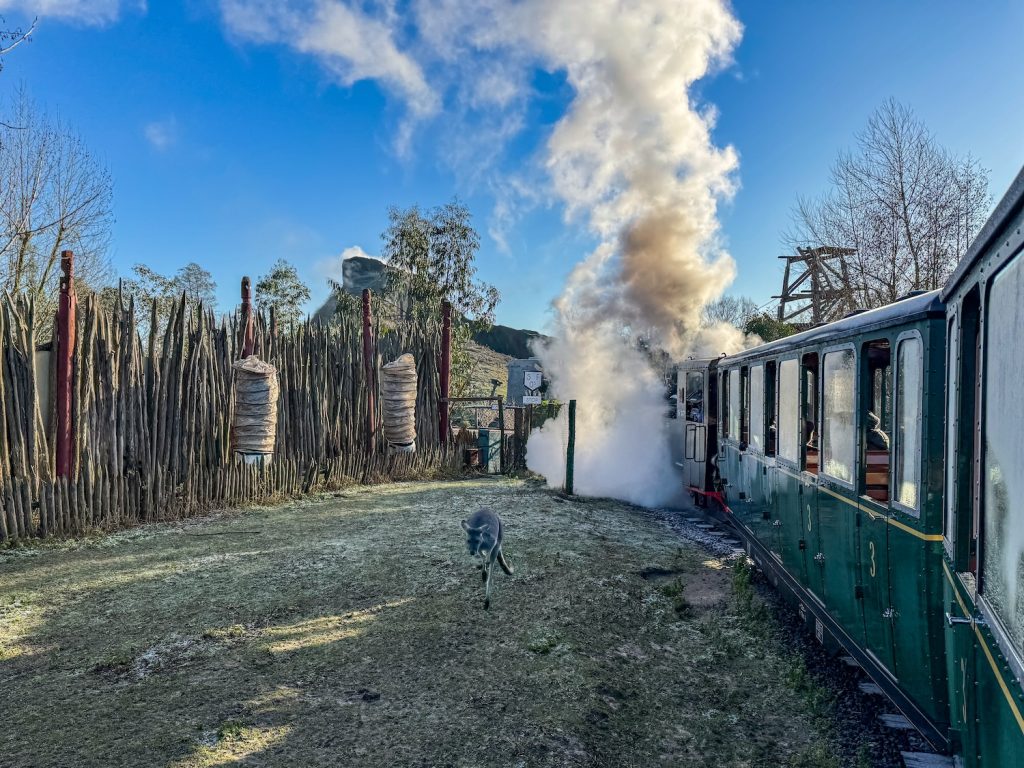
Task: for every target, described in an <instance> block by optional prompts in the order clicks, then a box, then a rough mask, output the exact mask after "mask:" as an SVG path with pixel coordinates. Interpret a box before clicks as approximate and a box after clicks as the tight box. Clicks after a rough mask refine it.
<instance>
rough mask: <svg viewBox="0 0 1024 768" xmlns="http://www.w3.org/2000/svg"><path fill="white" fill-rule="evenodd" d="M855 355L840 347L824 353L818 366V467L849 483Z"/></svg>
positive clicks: (853, 450)
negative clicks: (820, 370)
mask: <svg viewBox="0 0 1024 768" xmlns="http://www.w3.org/2000/svg"><path fill="white" fill-rule="evenodd" d="M855 357H856V356H855V355H854V353H853V350H852V349H841V350H838V351H836V352H829V353H827V354H826V355H825V361H824V365H823V366H822V368H823V371H822V430H821V470H822V472H824V473H825V474H827V475H829V476H830V477H834V478H835V479H836V480H841V481H842V482H844V483H852V482H853V464H854V453H855V446H856V444H857V440H856V430H855V426H854V383H855V382H854V378H855V367H854V366H855Z"/></svg>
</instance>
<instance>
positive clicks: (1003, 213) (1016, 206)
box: [942, 168, 1024, 301]
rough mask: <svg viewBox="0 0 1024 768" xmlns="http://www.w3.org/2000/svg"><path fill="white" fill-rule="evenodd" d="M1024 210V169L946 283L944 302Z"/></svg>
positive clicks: (943, 292)
mask: <svg viewBox="0 0 1024 768" xmlns="http://www.w3.org/2000/svg"><path fill="white" fill-rule="evenodd" d="M1022 208H1024V168H1021V170H1020V172H1019V173H1018V174H1017V178H1015V179H1014V180H1013V182H1012V183H1011V184H1010V188H1009V189H1008V190H1006V194H1005V195H1003V199H1002V200H1000V201H999V204H998V205H996V207H995V209H994V210H993V211H992V215H991V216H989V217H988V221H986V222H985V226H983V227H982V228H981V230H980V231H979V232H978V235H977V237H975V238H974V242H972V243H971V247H970V248H968V249H967V254H966V255H965V256H964V257H963V258H962V259H961V260H960V264H958V265H957V268H956V270H955V271H954V272H953V274H952V275H951V276H950V278H949V280H947V281H946V285H945V286H943V288H942V300H943V301H948V300H949V297H950V296H951V295H952V294H953V292H954V291H955V290H956V289H957V286H959V285H960V282H961V281H962V280H963V279H964V277H965V276H966V275H968V274H970V273H971V272H973V271H974V266H975V264H977V263H978V262H979V261H981V259H982V258H983V257H984V255H985V253H986V252H987V251H988V250H989V248H990V247H992V246H993V245H995V244H996V242H997V241H999V240H1000V239H1002V237H1003V236H1004V234H1005V228H1006V226H1007V225H1008V224H1012V223H1013V220H1014V219H1015V218H1016V217H1017V216H1019V215H1020V212H1021V209H1022Z"/></svg>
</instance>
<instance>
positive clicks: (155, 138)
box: [142, 117, 178, 152]
mask: <svg viewBox="0 0 1024 768" xmlns="http://www.w3.org/2000/svg"><path fill="white" fill-rule="evenodd" d="M142 133H143V135H144V136H145V137H146V141H148V142H149V143H150V144H152V145H153V148H154V149H155V150H157V151H158V152H164V151H166V150H168V149H170V148H171V147H172V146H174V144H176V143H177V141H178V121H177V120H176V119H174V118H173V117H170V118H167V119H166V120H157V121H154V122H152V123H148V124H147V125H146V126H145V127H144V128H143V129H142Z"/></svg>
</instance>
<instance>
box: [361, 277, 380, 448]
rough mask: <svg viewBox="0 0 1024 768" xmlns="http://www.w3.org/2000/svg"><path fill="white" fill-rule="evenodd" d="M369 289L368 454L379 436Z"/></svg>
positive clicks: (366, 301)
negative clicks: (377, 435) (375, 438)
mask: <svg viewBox="0 0 1024 768" xmlns="http://www.w3.org/2000/svg"><path fill="white" fill-rule="evenodd" d="M371 296H372V294H371V293H370V289H369V288H364V289H363V367H364V368H365V371H366V452H367V453H373V449H374V437H375V436H376V434H377V398H376V397H375V396H374V395H375V393H376V386H375V385H376V382H375V381H374V375H373V374H374V368H375V366H374V358H375V357H376V355H375V354H374V349H373V331H372V329H371V322H370V321H371V319H372V316H371V314H370V298H371Z"/></svg>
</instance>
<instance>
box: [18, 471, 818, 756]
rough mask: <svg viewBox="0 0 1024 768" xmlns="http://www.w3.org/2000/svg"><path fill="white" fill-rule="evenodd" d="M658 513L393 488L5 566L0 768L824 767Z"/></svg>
mask: <svg viewBox="0 0 1024 768" xmlns="http://www.w3.org/2000/svg"><path fill="white" fill-rule="evenodd" d="M480 506H489V507H491V508H492V509H494V510H496V511H498V512H499V513H500V514H501V515H502V516H503V518H504V520H505V523H506V545H505V551H506V554H507V556H508V557H509V559H510V561H511V562H512V564H513V566H514V567H515V575H514V576H512V577H506V576H505V575H504V574H502V573H496V575H495V591H494V594H493V596H492V606H491V610H490V611H484V610H483V609H482V603H483V585H482V583H481V579H480V572H479V571H478V570H476V569H475V568H474V564H473V562H472V561H471V559H470V558H469V556H468V555H467V554H466V552H465V549H464V543H463V541H464V540H463V532H462V530H461V528H460V526H459V521H460V520H461V519H462V517H464V516H466V515H467V514H468V512H469V511H471V510H473V509H475V508H477V507H480ZM668 517H669V516H668V515H667V514H666V513H651V512H645V511H643V510H639V509H637V508H635V507H631V506H628V505H625V504H620V503H617V502H612V501H606V500H564V499H561V498H559V497H557V496H555V495H553V494H551V493H550V492H547V491H545V490H543V489H541V488H539V487H537V486H536V485H533V484H531V483H526V482H519V481H507V480H474V481H465V482H454V483H420V484H398V485H391V486H382V487H374V488H365V489H352V490H350V491H347V492H346V493H344V494H342V495H340V496H339V497H337V498H328V499H324V500H321V501H319V502H316V503H309V502H303V503H296V504H292V505H287V506H282V507H278V508H273V509H271V508H261V509H255V510H251V511H250V512H248V513H246V514H242V515H232V516H223V517H216V516H214V517H211V518H207V519H205V520H204V521H202V522H201V523H199V524H196V523H194V522H192V523H189V524H183V525H162V526H156V527H152V528H148V529H147V528H143V529H139V532H135V533H132V534H130V535H125V534H122V535H119V536H117V537H108V538H106V539H104V540H103V542H104V543H103V545H102V546H96V545H94V544H89V543H83V544H80V545H68V544H60V545H56V546H46V545H43V546H41V547H39V548H38V549H35V550H33V552H34V556H30V557H27V556H24V554H22V553H17V552H8V553H0V685H2V689H3V695H2V696H0V722H3V724H4V738H3V747H2V749H3V764H4V765H5V766H11V767H12V768H13V767H14V766H121V765H124V766H165V765H166V766H176V767H178V768H186V767H191V766H225V765H262V766H271V765H302V766H321V765H322V766H335V765H369V766H372V765H387V766H394V765H402V766H404V765H430V766H440V765H452V766H478V765H479V766H505V765H507V766H563V765H571V766H577V765H578V766H605V765H607V766H649V765H673V766H675V765H694V766H696V765H738V766H743V765H748V766H755V765H756V766H775V765H786V764H787V763H789V764H794V765H812V764H818V763H817V762H814V761H813V760H814V759H816V758H814V756H815V755H817V756H822V755H825V750H824V749H823V744H824V743H825V738H826V737H825V734H824V733H823V731H822V728H825V727H827V726H826V725H824V724H822V722H821V718H820V717H818V716H817V715H816V714H815V712H814V711H812V710H813V708H812V706H811V705H810V704H809V703H808V701H807V699H806V697H805V696H802V695H801V693H800V692H799V691H797V690H795V689H794V688H793V687H792V686H790V685H787V684H786V682H785V681H786V679H787V676H789V675H791V672H792V668H793V660H792V658H791V657H790V656H789V655H788V652H787V651H785V650H784V649H782V647H781V646H779V645H777V644H776V643H774V642H773V641H772V640H771V639H769V638H768V637H766V633H765V632H764V631H763V628H762V627H760V626H759V625H757V623H756V622H754V621H753V620H752V619H751V618H750V616H749V615H746V614H744V613H743V611H742V610H741V609H740V607H739V605H738V603H737V601H736V600H734V599H733V597H732V592H731V586H730V585H731V578H732V565H731V563H730V562H729V561H727V560H722V559H719V558H718V557H716V556H714V555H711V554H709V553H708V551H706V550H704V549H699V548H697V547H695V546H694V545H693V544H691V543H689V542H687V541H685V540H684V539H683V538H681V537H680V535H679V531H678V526H676V529H674V528H673V523H672V521H671V520H669V519H668ZM147 531H148V532H147ZM826 758H827V755H826ZM822 764H829V763H828V762H827V761H826V762H825V763H822Z"/></svg>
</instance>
